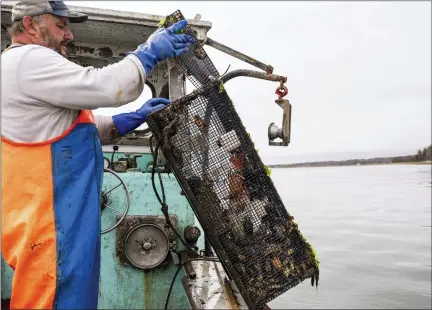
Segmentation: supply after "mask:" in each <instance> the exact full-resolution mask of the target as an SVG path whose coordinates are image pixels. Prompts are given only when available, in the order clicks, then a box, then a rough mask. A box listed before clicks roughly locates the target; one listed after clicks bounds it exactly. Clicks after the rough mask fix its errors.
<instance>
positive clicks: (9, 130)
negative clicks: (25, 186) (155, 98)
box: [1, 44, 146, 142]
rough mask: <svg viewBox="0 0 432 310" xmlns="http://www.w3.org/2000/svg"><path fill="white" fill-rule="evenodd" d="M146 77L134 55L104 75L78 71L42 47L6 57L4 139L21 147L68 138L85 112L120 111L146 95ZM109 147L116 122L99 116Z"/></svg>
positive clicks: (92, 70)
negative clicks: (112, 109) (69, 129)
mask: <svg viewBox="0 0 432 310" xmlns="http://www.w3.org/2000/svg"><path fill="white" fill-rule="evenodd" d="M145 79H146V74H145V71H144V68H143V66H142V64H141V62H140V61H139V60H138V58H136V57H135V56H133V55H129V56H127V57H125V58H124V59H123V60H121V61H119V62H118V63H115V64H112V65H109V66H106V67H104V68H101V69H95V68H93V67H82V66H79V65H77V64H75V63H73V62H71V61H69V60H68V59H66V58H65V57H63V56H62V55H60V54H58V53H57V52H55V51H53V50H51V49H49V48H46V47H43V46H39V45H33V44H28V45H22V46H20V47H15V48H12V49H9V50H8V51H6V52H4V53H3V54H2V55H1V117H2V123H1V133H2V136H4V137H5V138H7V139H10V140H13V141H16V142H41V141H46V140H49V139H52V138H55V137H57V136H59V135H61V134H62V133H63V132H65V131H66V130H67V129H68V128H69V127H70V126H71V125H72V124H73V122H74V121H75V120H76V118H77V116H78V114H79V111H80V110H95V109H97V108H112V107H120V106H122V105H124V104H127V103H130V102H132V101H134V100H136V99H137V98H138V97H139V96H140V95H141V93H142V91H143V88H144V83H145ZM95 121H96V126H97V128H98V131H99V135H100V137H101V140H102V141H104V140H106V141H109V140H110V139H111V138H112V135H113V132H114V130H113V128H114V124H113V122H112V118H111V116H102V115H95Z"/></svg>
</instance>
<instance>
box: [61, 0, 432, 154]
mask: <svg viewBox="0 0 432 310" xmlns="http://www.w3.org/2000/svg"><path fill="white" fill-rule="evenodd" d="M66 3H67V4H69V5H80V6H91V7H99V8H106V9H118V8H119V7H120V8H121V10H125V11H134V12H142V13H150V14H158V15H168V14H170V13H172V12H173V11H175V10H177V9H180V10H181V11H182V12H183V14H184V15H185V16H186V17H187V18H193V17H194V16H195V14H197V13H199V14H201V16H202V20H208V21H211V22H212V23H213V27H212V29H211V30H210V32H209V34H208V35H209V37H211V38H213V39H215V40H217V41H219V42H221V43H224V44H226V45H228V46H231V47H232V48H235V49H237V50H239V51H242V52H244V53H246V54H248V55H250V56H252V57H255V58H257V59H259V60H261V61H263V62H264V63H269V64H271V65H272V66H273V67H274V68H275V71H274V73H275V74H281V75H286V76H288V88H289V94H288V99H289V100H290V102H291V104H292V105H293V119H292V136H291V141H292V142H291V144H290V146H289V147H287V148H284V147H270V146H268V142H267V127H268V125H269V123H270V122H273V121H274V122H276V123H277V124H278V125H280V123H281V120H282V113H281V111H282V110H281V109H280V108H279V107H278V106H277V105H276V104H275V103H274V99H275V96H276V95H275V94H274V91H275V88H276V86H277V84H275V83H273V82H267V81H261V80H255V79H250V78H237V79H234V80H232V81H230V82H228V83H227V85H226V89H227V91H228V94H229V95H230V97H231V99H232V100H233V101H234V104H235V106H236V108H237V109H238V113H239V114H240V116H241V117H242V120H243V123H244V125H245V126H246V128H247V130H248V131H249V132H250V133H251V135H252V137H253V139H254V141H255V144H256V145H257V148H258V149H259V153H260V155H261V156H263V157H264V158H269V157H284V158H288V161H302V159H306V158H307V159H308V160H315V159H323V158H324V157H325V156H324V154H336V153H342V152H345V153H346V154H347V155H346V156H345V157H352V156H355V154H360V152H366V153H364V154H370V155H371V156H374V155H382V154H383V155H386V154H390V153H391V154H398V153H407V152H408V153H412V152H415V151H416V149H418V148H420V147H424V146H426V145H429V144H430V143H431V3H430V2H429V1H424V2H414V1H413V2H399V1H395V2H352V1H346V2H339V1H338V2H314V1H310V2H306V1H304V2H291V1H290V2H288V1H287V2H282V1H277V2H269V1H266V2H264V1H262V2H260V1H255V2H247V1H242V2H233V1H229V2H228V1H220V2H210V1H189V2H187V1H177V2H168V1H159V2H150V1H146V2H139V1H121V4H120V2H117V1H110V2H108V1H106V2H105V1H79V2H77V1H66ZM206 50H207V51H208V53H209V55H210V57H211V58H212V60H213V62H214V63H215V65H216V67H217V69H218V70H219V71H220V72H221V73H223V72H224V71H225V70H226V68H227V67H228V65H231V67H230V70H233V69H239V68H248V69H256V68H254V67H252V66H249V65H248V64H246V63H243V62H241V61H238V60H236V59H234V58H232V57H230V56H227V55H225V54H223V53H221V52H219V51H216V50H214V49H212V48H211V47H206ZM147 98H149V92H145V93H144V94H143V96H142V97H141V98H140V100H139V102H136V103H133V104H130V105H127V106H125V107H122V108H119V109H117V111H128V110H132V109H136V108H137V107H138V106H140V105H141V104H142V103H144V101H145V99H147ZM104 110H105V111H104V112H105V113H108V114H113V110H112V109H110V110H107V109H104ZM117 111H116V112H117ZM98 112H100V111H98ZM323 156H324V157H323ZM342 157H344V156H342ZM332 158H335V155H333V157H332ZM335 159H338V158H335Z"/></svg>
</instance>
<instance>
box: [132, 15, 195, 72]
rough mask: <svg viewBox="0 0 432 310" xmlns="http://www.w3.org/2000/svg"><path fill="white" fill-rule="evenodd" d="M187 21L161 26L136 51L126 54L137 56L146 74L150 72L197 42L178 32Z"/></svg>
mask: <svg viewBox="0 0 432 310" xmlns="http://www.w3.org/2000/svg"><path fill="white" fill-rule="evenodd" d="M187 23H188V22H187V21H186V20H181V21H179V22H177V23H175V24H174V25H172V26H171V27H169V28H159V29H158V30H157V31H156V32H155V33H153V34H152V35H151V36H150V37H149V38H148V40H147V42H146V43H143V44H141V45H140V46H138V48H137V49H136V50H135V51H134V52H128V53H126V55H129V54H133V55H135V56H137V57H138V59H139V60H140V61H141V63H142V65H143V67H144V71H145V72H146V74H147V75H148V74H150V72H151V71H152V69H153V67H154V66H155V65H156V64H157V63H159V62H160V61H162V60H164V59H167V58H173V57H176V56H179V55H181V54H182V53H184V52H187V50H188V48H189V45H190V44H191V43H195V40H194V38H192V37H190V36H188V35H186V34H177V33H178V32H179V31H181V30H182V29H183V28H184V27H185V26H186V25H187Z"/></svg>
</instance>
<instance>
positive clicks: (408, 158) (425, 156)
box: [268, 145, 432, 168]
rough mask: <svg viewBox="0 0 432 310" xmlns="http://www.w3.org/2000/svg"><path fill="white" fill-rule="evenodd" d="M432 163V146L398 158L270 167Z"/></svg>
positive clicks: (271, 166)
mask: <svg viewBox="0 0 432 310" xmlns="http://www.w3.org/2000/svg"><path fill="white" fill-rule="evenodd" d="M428 161H432V145H429V146H428V147H425V148H423V149H419V150H418V151H417V153H416V154H413V155H405V156H396V157H375V158H367V159H348V160H341V161H320V162H307V163H298V164H280V165H268V166H269V167H270V168H283V167H323V166H353V165H371V164H393V163H413V162H428Z"/></svg>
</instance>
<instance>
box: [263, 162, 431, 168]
mask: <svg viewBox="0 0 432 310" xmlns="http://www.w3.org/2000/svg"><path fill="white" fill-rule="evenodd" d="M383 165H432V161H420V162H419V161H408V162H396V163H393V162H390V163H350V164H335V162H332V164H330V163H325V162H322V163H300V164H282V165H267V166H268V167H269V168H323V167H353V166H356V167H357V166H383Z"/></svg>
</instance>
